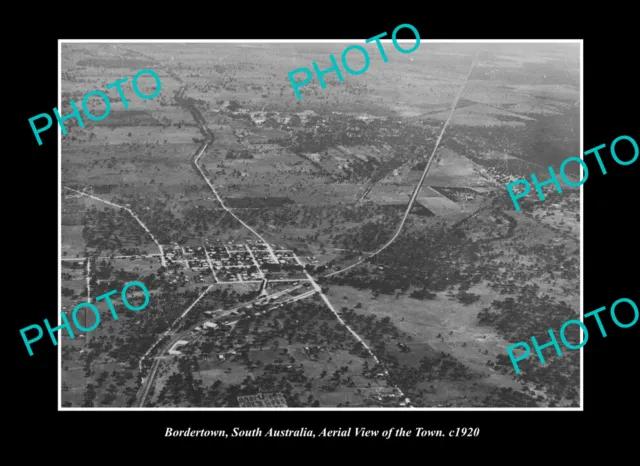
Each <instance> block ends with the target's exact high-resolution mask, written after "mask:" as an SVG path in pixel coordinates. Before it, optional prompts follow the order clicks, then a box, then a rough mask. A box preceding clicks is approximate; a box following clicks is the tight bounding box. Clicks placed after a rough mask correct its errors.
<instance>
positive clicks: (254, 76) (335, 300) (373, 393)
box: [61, 42, 581, 408]
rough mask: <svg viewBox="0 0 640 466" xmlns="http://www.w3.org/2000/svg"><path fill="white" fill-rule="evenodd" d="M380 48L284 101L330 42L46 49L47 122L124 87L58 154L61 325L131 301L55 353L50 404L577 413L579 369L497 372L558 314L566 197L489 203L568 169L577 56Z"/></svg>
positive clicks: (573, 297) (570, 221) (494, 48)
mask: <svg viewBox="0 0 640 466" xmlns="http://www.w3.org/2000/svg"><path fill="white" fill-rule="evenodd" d="M384 46H385V50H387V54H388V56H389V62H387V63H385V62H383V60H382V59H381V57H380V55H379V54H378V52H376V51H375V50H374V49H373V48H371V54H370V56H371V66H370V68H369V69H368V71H367V72H366V74H364V75H362V76H353V75H348V74H346V73H344V80H343V81H342V82H341V81H340V80H338V78H337V76H336V75H335V73H332V74H328V75H326V76H325V79H326V82H327V87H326V88H325V89H323V88H322V87H321V86H320V84H319V82H318V81H317V80H316V79H314V80H312V82H311V83H310V84H307V85H305V86H303V87H302V88H301V93H302V95H303V99H302V100H298V99H297V98H296V97H295V96H294V94H293V91H292V87H291V84H290V82H289V81H288V79H287V73H288V72H289V71H291V70H293V69H296V68H300V67H310V66H311V63H312V62H314V61H315V62H317V63H318V65H319V66H320V68H325V67H326V66H329V60H328V55H329V54H330V53H332V54H334V55H335V56H339V55H340V54H341V53H342V50H343V49H344V47H345V45H344V44H330V43H317V44H313V43H308V44H293V43H279V44H256V43H246V44H222V43H211V44H207V43H189V44H176V43H170V44H169V43H168V44H158V43H155V44H154V43H148V44H147V43H142V44H133V43H127V44H63V46H62V70H63V74H62V102H63V105H62V110H63V113H65V112H64V110H65V109H68V108H69V100H70V99H73V100H74V101H75V102H77V103H79V102H80V101H81V99H82V97H83V95H84V94H85V93H87V92H89V91H92V90H95V89H104V87H105V85H106V84H108V83H110V82H113V81H115V80H117V79H121V78H123V77H128V78H129V80H128V82H126V83H125V84H124V86H123V90H124V93H125V95H126V96H127V98H128V100H127V101H128V103H129V107H128V108H124V104H123V102H122V100H121V99H120V98H119V97H118V96H117V93H116V92H115V91H114V90H111V91H108V92H107V94H108V95H109V97H110V99H111V104H112V105H111V113H110V115H109V116H108V117H107V118H105V119H104V120H102V121H90V120H87V121H86V126H85V127H84V128H80V127H78V126H77V124H74V123H71V124H69V125H68V128H67V129H68V131H69V134H68V135H67V136H65V137H64V138H63V139H62V164H61V165H62V185H63V186H66V187H69V188H72V189H74V190H77V191H79V192H80V193H84V194H86V195H82V194H79V193H78V192H75V191H70V190H63V195H62V199H61V203H62V251H63V259H64V258H81V259H82V260H79V261H77V262H72V261H67V262H63V264H64V265H65V267H63V274H65V273H66V274H67V275H63V281H62V286H63V290H62V291H63V307H64V308H65V309H64V310H69V309H70V308H71V307H72V306H74V305H75V304H77V303H78V302H81V301H85V300H87V299H89V298H92V299H95V297H96V296H99V295H100V294H103V293H106V292H108V291H109V290H111V289H121V288H122V287H123V286H124V284H125V283H126V282H128V281H133V280H137V281H141V282H142V283H144V284H145V286H147V287H148V289H149V291H150V293H151V299H150V304H149V306H148V308H146V309H144V310H142V311H140V312H137V313H134V312H132V311H129V310H127V309H125V308H124V305H123V303H122V302H121V301H120V298H119V297H117V298H115V297H114V305H115V306H116V308H117V309H122V314H121V317H120V319H119V320H118V321H114V320H113V319H112V318H110V316H109V314H108V313H106V314H104V316H105V319H104V322H101V324H100V326H99V327H98V328H97V329H96V330H94V331H93V332H90V333H88V334H86V335H84V336H83V337H82V338H80V337H78V338H75V339H67V340H65V341H64V343H63V345H62V347H63V348H62V351H63V382H64V387H63V403H64V405H65V406H84V407H95V406H110V407H127V406H129V407H131V406H142V405H143V406H145V407H151V408H152V407H161V406H174V407H202V406H205V407H235V406H239V405H243V406H244V405H247V406H248V405H252V404H256V403H257V404H259V403H260V402H259V401H257V400H258V398H256V397H257V396H258V394H259V393H269V394H276V393H279V394H281V396H282V399H284V400H285V402H286V404H287V406H289V407H313V406H316V407H318V406H321V407H349V406H350V407H365V406H380V407H382V406H385V407H387V406H395V407H402V406H406V405H407V404H411V405H412V406H416V407H433V406H456V407H460V406H478V407H494V406H499V407H502V406H505V407H533V406H542V407H546V406H574V405H575V404H576V403H580V402H581V400H579V399H578V393H579V379H578V378H577V377H578V373H579V365H578V364H577V363H576V356H577V354H578V353H573V354H572V355H570V356H569V357H566V358H564V359H559V360H556V359H553V363H552V364H549V365H548V366H545V367H541V368H538V367H534V366H533V365H528V366H527V369H526V372H527V373H526V374H524V375H522V376H521V377H516V376H515V375H514V374H513V370H512V368H510V366H509V361H508V359H507V360H506V361H505V358H506V352H505V347H506V346H508V345H509V344H511V343H513V342H516V341H520V340H524V339H526V338H528V337H530V335H532V334H534V335H537V334H540V331H541V329H546V328H549V326H551V325H554V324H555V323H557V322H559V321H560V320H561V319H562V318H566V317H567V316H570V315H573V316H575V315H579V301H580V296H579V257H578V254H579V252H578V251H579V238H578V235H579V229H580V218H579V197H577V195H578V193H577V191H575V190H573V191H571V190H567V191H566V192H565V193H564V194H562V195H560V196H557V195H556V196H553V195H551V196H549V198H548V200H546V201H545V202H544V203H539V202H537V201H534V200H533V195H532V196H529V197H528V198H527V200H526V201H525V202H524V203H523V206H524V207H523V210H522V211H521V212H518V213H516V212H515V211H514V210H513V205H512V203H511V201H510V199H509V197H508V195H507V193H506V192H505V189H504V185H505V184H506V183H508V182H509V181H511V180H513V179H514V177H515V178H519V177H525V176H526V177H529V176H530V174H531V173H532V172H534V173H538V174H539V176H542V177H543V178H545V179H546V177H547V175H545V173H546V172H545V170H546V169H545V168H544V167H546V166H547V165H554V166H557V165H559V163H560V162H561V161H562V160H564V159H565V158H566V157H568V156H570V155H575V154H577V153H578V152H579V147H580V134H579V128H580V121H579V108H580V107H579V104H580V102H579V96H580V89H579V62H578V57H579V48H578V46H577V45H572V44H562V45H559V44H481V45H480V46H479V45H478V44H462V43H460V44H444V43H437V44H436V43H428V42H424V44H421V46H420V48H419V50H417V51H416V52H415V53H412V54H409V55H403V54H399V53H397V52H396V51H395V50H393V46H392V45H391V43H384ZM350 64H351V66H352V67H354V68H358V67H359V66H360V65H361V64H362V63H360V62H358V58H356V57H354V58H353V63H352V62H351V60H350ZM143 68H146V69H152V70H154V71H156V72H157V73H158V75H159V76H160V79H161V82H162V90H161V93H160V94H159V95H158V96H157V97H155V98H153V99H149V100H142V99H140V98H138V97H137V96H136V95H135V94H134V93H133V90H132V87H131V78H132V77H133V75H134V74H135V73H136V72H137V71H138V70H140V69H143ZM467 76H468V77H467ZM141 87H142V90H143V92H149V93H150V92H152V90H153V88H154V85H153V80H152V79H151V78H149V77H146V78H144V79H143V80H142V81H141ZM454 101H455V102H456V104H455V109H453V110H452V107H453V104H454ZM90 109H91V111H92V112H93V114H95V115H98V114H101V113H102V112H103V110H104V107H103V104H102V103H100V99H98V98H93V99H91V101H90ZM445 123H446V124H447V126H446V128H445ZM436 141H438V146H437V147H436ZM432 153H433V157H431V155H432ZM427 163H429V171H428V172H427V176H426V178H424V176H423V175H424V173H425V172H424V171H425V169H426V167H427ZM422 180H424V183H423V184H422V185H421V189H420V191H419V192H417V195H416V199H415V203H413V204H412V206H411V209H409V212H408V213H407V212H406V211H407V206H408V203H409V202H410V200H411V199H412V196H413V194H414V192H415V189H416V186H417V185H418V184H419V183H421V182H422ZM90 196H93V197H90ZM110 203H112V204H113V205H112V204H110ZM401 225H402V229H401V230H400V231H399V232H398V228H399V227H400V226H401ZM396 233H398V234H396ZM392 239H393V241H392V242H391V243H389V241H391V240H392ZM383 247H384V249H383V250H382V251H380V253H379V254H376V255H374V256H371V254H372V253H373V252H376V251H378V250H379V249H380V248H383ZM283 250H287V251H290V252H283ZM274 251H275V252H274ZM276 254H277V255H276ZM121 256H122V257H121ZM369 256H371V258H370V259H368V260H366V258H367V257H369ZM84 258H88V260H89V264H88V265H86V263H85V261H84ZM71 263H73V264H76V265H75V267H76V268H73V269H72V268H70V267H68V266H67V265H68V264H71ZM352 264H358V265H356V266H354V267H352V268H349V269H347V270H344V268H345V267H348V266H351V265H352ZM330 272H331V273H335V275H333V276H332V278H330V279H327V278H323V277H324V275H326V274H328V273H330ZM87 281H88V283H87ZM296 281H298V282H299V283H298V284H297V285H294V282H296ZM316 282H317V284H316ZM87 285H89V296H87ZM115 296H118V295H115ZM323 298H326V300H325V299H323ZM99 306H102V307H104V306H105V304H104V303H102V304H100V305H99ZM105 309H106V308H105ZM101 310H102V311H104V309H102V308H101ZM335 313H337V314H338V315H339V316H341V319H342V322H341V321H339V320H338V319H337V318H336V315H335ZM82 318H84V316H82ZM89 318H91V317H89ZM84 322H85V323H87V324H89V323H91V322H90V321H84ZM205 324H206V325H205ZM354 333H355V334H356V335H358V337H357V338H356V336H354ZM358 338H361V339H362V341H363V342H364V343H366V345H367V346H368V348H369V349H367V348H366V347H365V346H363V344H362V343H358ZM178 341H186V342H188V343H187V344H186V345H182V343H181V344H180V345H182V346H180V348H179V349H177V350H174V349H171V348H173V346H174V345H175V344H176V343H177V342H178ZM175 351H177V353H176V352H175ZM376 361H378V362H376ZM523 367H524V366H523Z"/></svg>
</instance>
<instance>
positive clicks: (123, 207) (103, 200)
mask: <svg viewBox="0 0 640 466" xmlns="http://www.w3.org/2000/svg"><path fill="white" fill-rule="evenodd" d="M63 188H64V189H68V190H69V191H73V192H75V193H78V194H80V195H82V196H87V197H90V198H91V199H95V200H96V201H100V202H104V203H105V204H107V205H110V206H112V207H115V208H117V209H124V210H126V211H127V212H129V213H130V214H131V216H132V217H133V218H135V219H136V221H137V222H138V223H139V224H140V226H141V227H142V228H144V230H145V231H146V232H147V233H149V236H151V239H152V240H153V241H154V243H156V245H157V246H158V249H160V261H161V262H162V266H163V267H166V266H167V262H166V260H165V258H164V250H163V249H162V245H161V244H160V243H159V242H158V240H157V239H156V237H155V236H153V233H151V231H149V229H148V228H147V226H146V225H145V224H144V223H142V220H140V219H139V218H138V216H137V215H136V214H134V213H133V211H132V210H131V209H129V208H128V207H125V206H121V205H118V204H114V203H113V202H109V201H107V200H105V199H101V198H99V197H97V196H94V195H93V194H87V193H84V192H80V191H78V190H77V189H73V188H67V187H66V186H63Z"/></svg>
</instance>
